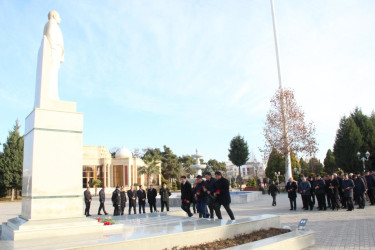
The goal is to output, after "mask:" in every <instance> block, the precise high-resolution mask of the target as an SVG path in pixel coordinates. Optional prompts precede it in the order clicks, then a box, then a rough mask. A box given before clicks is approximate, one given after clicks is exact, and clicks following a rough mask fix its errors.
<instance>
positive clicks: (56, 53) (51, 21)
mask: <svg viewBox="0 0 375 250" xmlns="http://www.w3.org/2000/svg"><path fill="white" fill-rule="evenodd" d="M60 22H61V18H60V15H59V13H58V12H57V11H56V10H51V11H50V12H49V13H48V22H47V23H46V25H45V26H44V31H43V35H44V36H46V37H47V39H48V42H49V44H50V47H51V59H52V61H51V67H50V72H51V75H50V85H49V98H50V99H53V100H59V92H58V73H59V68H60V63H62V62H63V61H64V39H63V35H62V32H61V29H60V27H59V24H60Z"/></svg>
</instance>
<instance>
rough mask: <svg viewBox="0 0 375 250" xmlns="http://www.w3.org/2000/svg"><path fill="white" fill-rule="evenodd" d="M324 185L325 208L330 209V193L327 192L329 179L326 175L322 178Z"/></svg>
mask: <svg viewBox="0 0 375 250" xmlns="http://www.w3.org/2000/svg"><path fill="white" fill-rule="evenodd" d="M324 184H325V196H326V197H324V199H326V200H327V206H328V207H329V208H332V206H331V200H332V197H331V192H329V191H330V190H329V186H331V185H330V184H331V177H330V176H329V175H326V176H324Z"/></svg>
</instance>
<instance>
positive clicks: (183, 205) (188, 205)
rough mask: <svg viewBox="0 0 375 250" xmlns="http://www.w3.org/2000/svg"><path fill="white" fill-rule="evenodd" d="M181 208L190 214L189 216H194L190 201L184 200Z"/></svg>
mask: <svg viewBox="0 0 375 250" xmlns="http://www.w3.org/2000/svg"><path fill="white" fill-rule="evenodd" d="M181 208H182V210H184V211H185V212H186V213H187V214H188V215H189V217H191V216H193V214H192V213H191V211H190V203H186V202H182V203H181Z"/></svg>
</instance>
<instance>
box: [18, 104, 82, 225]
mask: <svg viewBox="0 0 375 250" xmlns="http://www.w3.org/2000/svg"><path fill="white" fill-rule="evenodd" d="M82 131H83V114H82V113H76V112H71V111H54V110H46V109H39V108H36V109H34V110H33V112H31V114H30V115H29V116H28V117H27V118H26V131H25V138H24V143H25V144H24V162H23V172H24V174H23V183H22V215H21V217H22V218H24V219H27V220H40V219H61V218H72V217H82V215H83V214H82V206H83V203H82V146H83V143H82Z"/></svg>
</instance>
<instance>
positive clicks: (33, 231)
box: [1, 217, 103, 241]
mask: <svg viewBox="0 0 375 250" xmlns="http://www.w3.org/2000/svg"><path fill="white" fill-rule="evenodd" d="M77 234H80V235H90V237H91V236H93V237H102V236H103V223H99V222H97V221H96V220H93V219H89V218H86V217H81V218H70V219H57V220H30V221H27V220H24V219H22V218H21V217H17V218H13V219H10V220H8V222H6V223H3V225H2V230H1V240H13V241H19V240H31V239H46V238H56V237H64V236H71V235H77ZM84 237H86V236H84Z"/></svg>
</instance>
